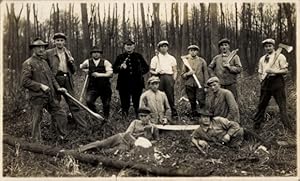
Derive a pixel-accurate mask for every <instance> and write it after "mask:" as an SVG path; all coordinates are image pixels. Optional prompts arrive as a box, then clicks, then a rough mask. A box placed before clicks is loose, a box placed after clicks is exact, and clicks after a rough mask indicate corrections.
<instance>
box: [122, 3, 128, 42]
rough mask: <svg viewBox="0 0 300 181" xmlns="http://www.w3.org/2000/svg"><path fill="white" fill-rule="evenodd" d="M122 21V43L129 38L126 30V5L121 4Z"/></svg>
mask: <svg viewBox="0 0 300 181" xmlns="http://www.w3.org/2000/svg"><path fill="white" fill-rule="evenodd" d="M122 18H123V21H122V29H123V42H125V41H126V40H127V39H128V38H129V37H128V33H127V28H126V3H123V17H122Z"/></svg>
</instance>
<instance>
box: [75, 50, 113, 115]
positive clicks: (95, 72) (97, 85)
mask: <svg viewBox="0 0 300 181" xmlns="http://www.w3.org/2000/svg"><path fill="white" fill-rule="evenodd" d="M90 54H91V55H92V58H90V59H87V60H85V61H84V62H83V63H82V64H80V68H81V69H88V75H87V76H89V81H88V85H87V93H86V104H87V106H88V108H90V109H91V110H92V111H93V112H96V113H97V112H98V111H97V110H96V106H95V102H96V100H97V98H98V97H101V100H102V105H103V114H104V118H105V119H106V120H107V119H108V118H109V111H110V100H111V95H112V90H111V85H110V80H109V79H110V78H111V77H112V76H113V69H112V64H111V63H110V62H109V61H108V60H105V59H103V58H102V54H103V51H102V50H100V48H98V47H97V46H94V47H93V48H92V50H91V52H90Z"/></svg>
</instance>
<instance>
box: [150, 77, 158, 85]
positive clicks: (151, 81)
mask: <svg viewBox="0 0 300 181" xmlns="http://www.w3.org/2000/svg"><path fill="white" fill-rule="evenodd" d="M153 82H160V80H159V78H158V77H156V76H152V77H150V78H149V79H148V84H151V83H153Z"/></svg>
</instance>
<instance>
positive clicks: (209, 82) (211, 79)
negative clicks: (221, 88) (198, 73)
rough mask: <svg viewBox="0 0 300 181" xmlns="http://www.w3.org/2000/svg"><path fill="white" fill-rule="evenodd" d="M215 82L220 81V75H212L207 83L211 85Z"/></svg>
mask: <svg viewBox="0 0 300 181" xmlns="http://www.w3.org/2000/svg"><path fill="white" fill-rule="evenodd" d="M214 82H220V79H219V78H218V77H211V78H209V79H208V80H207V82H206V84H207V85H210V84H212V83H214Z"/></svg>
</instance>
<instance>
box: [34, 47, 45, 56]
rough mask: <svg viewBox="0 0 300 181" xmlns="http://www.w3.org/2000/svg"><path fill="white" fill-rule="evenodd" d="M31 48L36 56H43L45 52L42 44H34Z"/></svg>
mask: <svg viewBox="0 0 300 181" xmlns="http://www.w3.org/2000/svg"><path fill="white" fill-rule="evenodd" d="M32 50H33V52H34V53H35V54H36V55H37V56H43V55H44V54H45V47H44V46H36V47H34V48H33V49H32Z"/></svg>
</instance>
